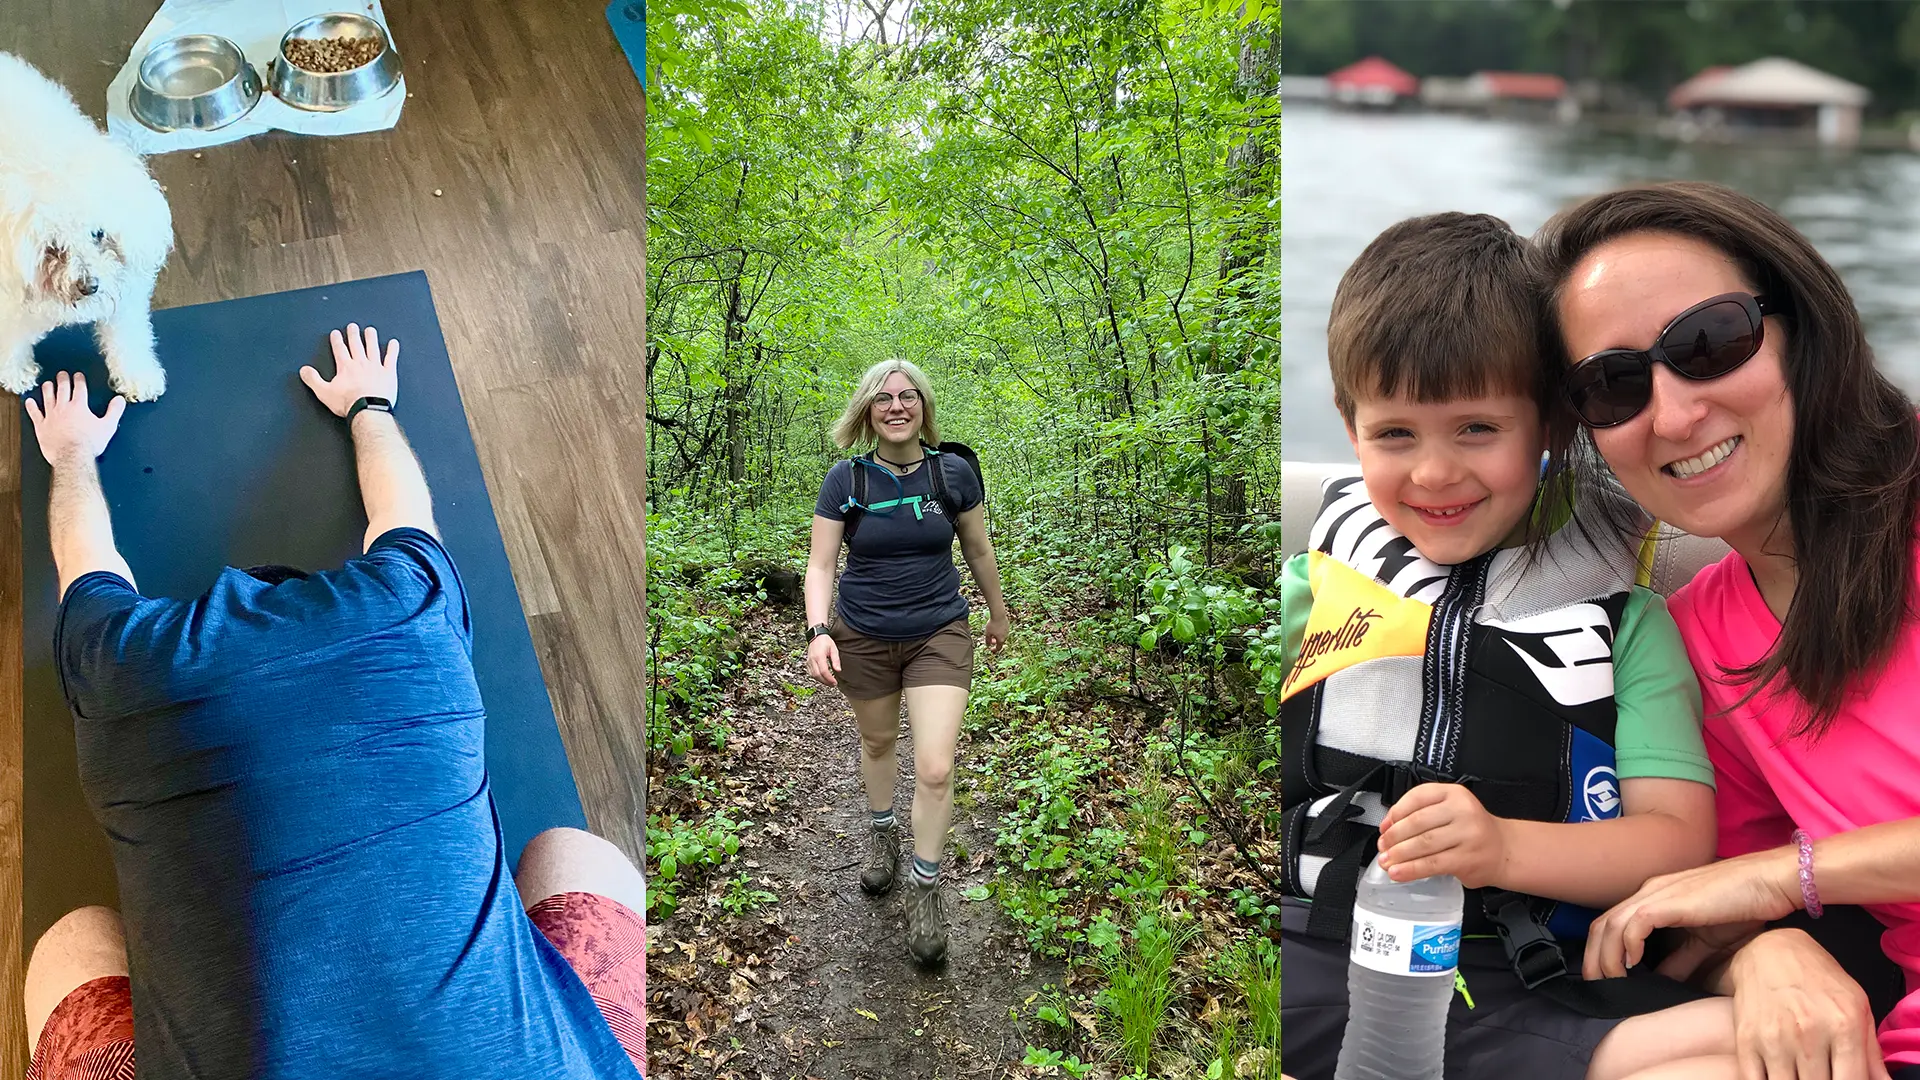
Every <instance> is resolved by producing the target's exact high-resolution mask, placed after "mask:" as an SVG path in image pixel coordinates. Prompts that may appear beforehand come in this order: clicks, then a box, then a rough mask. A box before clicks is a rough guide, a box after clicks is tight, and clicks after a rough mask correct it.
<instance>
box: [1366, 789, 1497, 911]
mask: <svg viewBox="0 0 1920 1080" xmlns="http://www.w3.org/2000/svg"><path fill="white" fill-rule="evenodd" d="M1380 851H1381V856H1380V865H1381V866H1382V867H1383V868H1384V869H1385V870H1386V871H1387V876H1388V877H1390V878H1392V879H1393V880H1395V881H1418V880H1420V879H1421V878H1427V877H1433V876H1435V875H1438V874H1450V875H1452V876H1454V877H1457V878H1459V879H1460V884H1462V885H1464V886H1466V887H1467V888H1469V889H1478V888H1483V887H1485V886H1488V885H1494V884H1497V883H1498V882H1499V881H1500V880H1501V879H1502V878H1504V877H1505V876H1506V869H1507V829H1506V822H1505V821H1504V820H1502V819H1500V818H1497V817H1494V816H1493V815H1492V814H1489V813H1487V808H1486V807H1484V806H1481V805H1480V800H1479V799H1476V798H1474V797H1473V793H1472V792H1470V791H1468V790H1467V789H1466V788H1464V787H1461V786H1460V785H1459V784H1421V785H1420V786H1419V787H1417V788H1414V789H1413V790H1412V791H1409V792H1407V793H1406V794H1405V795H1404V796H1402V797H1401V799H1400V801H1399V802H1397V803H1394V804H1393V806H1392V807H1391V808H1389V809H1388V810H1387V816H1386V818H1385V820H1383V821H1381V823H1380Z"/></svg>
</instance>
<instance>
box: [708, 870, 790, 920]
mask: <svg viewBox="0 0 1920 1080" xmlns="http://www.w3.org/2000/svg"><path fill="white" fill-rule="evenodd" d="M778 899H779V897H777V896H775V895H773V894H772V893H770V892H768V891H767V890H765V889H756V888H754V887H753V875H751V874H738V875H735V876H734V878H733V880H731V881H729V882H728V883H727V892H726V895H724V896H722V897H720V907H721V909H722V910H724V911H726V912H727V914H729V915H739V914H742V913H743V912H748V911H752V910H753V909H754V908H757V907H759V906H761V905H762V904H771V903H773V902H774V901H775V900H778Z"/></svg>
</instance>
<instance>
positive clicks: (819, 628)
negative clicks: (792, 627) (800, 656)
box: [807, 623, 833, 645]
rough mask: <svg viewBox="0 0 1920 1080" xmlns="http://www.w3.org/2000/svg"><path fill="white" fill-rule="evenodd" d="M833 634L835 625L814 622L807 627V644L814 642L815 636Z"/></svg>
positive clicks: (830, 635)
mask: <svg viewBox="0 0 1920 1080" xmlns="http://www.w3.org/2000/svg"><path fill="white" fill-rule="evenodd" d="M832 636H833V627H831V626H828V625H827V624H826V623H814V624H813V625H812V626H809V627H807V644H809V645H811V644H813V639H814V638H817V637H832Z"/></svg>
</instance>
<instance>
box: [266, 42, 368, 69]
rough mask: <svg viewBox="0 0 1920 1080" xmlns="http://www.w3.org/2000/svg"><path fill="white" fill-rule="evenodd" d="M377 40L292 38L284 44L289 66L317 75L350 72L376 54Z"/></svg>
mask: <svg viewBox="0 0 1920 1080" xmlns="http://www.w3.org/2000/svg"><path fill="white" fill-rule="evenodd" d="M381 48H382V46H381V44H380V40H379V39H378V38H294V39H293V40H292V41H289V42H287V59H288V60H290V61H292V62H293V66H295V67H297V68H302V69H305V70H307V71H317V72H320V73H321V74H332V73H334V72H340V71H352V70H353V69H354V68H357V67H360V66H361V65H363V64H367V63H371V62H372V60H373V58H374V57H376V56H379V55H380V51H381Z"/></svg>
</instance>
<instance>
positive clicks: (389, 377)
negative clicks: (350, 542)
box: [300, 323, 440, 548]
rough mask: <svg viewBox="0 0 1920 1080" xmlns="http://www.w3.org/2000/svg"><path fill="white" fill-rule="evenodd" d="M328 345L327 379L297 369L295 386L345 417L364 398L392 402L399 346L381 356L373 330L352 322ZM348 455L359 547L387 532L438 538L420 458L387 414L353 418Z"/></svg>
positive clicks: (394, 344) (370, 411)
mask: <svg viewBox="0 0 1920 1080" xmlns="http://www.w3.org/2000/svg"><path fill="white" fill-rule="evenodd" d="M330 340H331V341H332V343H333V365H334V373H333V378H332V379H331V380H328V379H323V378H321V377H320V372H319V371H318V370H316V369H314V368H313V367H311V366H309V367H303V368H301V369H300V381H301V382H304V383H306V384H307V388H308V389H309V390H312V391H313V396H314V397H316V398H319V399H320V403H321V404H322V405H325V406H326V407H327V408H328V409H331V410H332V411H333V414H334V415H335V416H342V417H344V416H346V415H347V412H348V410H350V409H351V408H352V407H353V403H354V402H356V401H358V400H360V399H361V398H363V397H381V398H386V399H387V400H388V401H396V400H398V397H399V392H400V372H399V368H398V366H397V365H398V362H399V359H400V342H399V341H397V340H396V341H389V342H387V352H386V355H385V356H384V357H383V356H381V354H380V337H379V334H378V332H376V331H375V330H374V328H373V327H371V326H369V327H367V328H366V330H364V331H362V330H361V329H360V327H359V325H358V324H357V323H348V324H347V332H346V334H345V335H344V336H342V334H341V333H340V331H338V330H335V331H334V332H333V333H332V335H331V337H330ZM352 424H353V428H352V431H353V451H354V458H355V460H356V461H357V462H358V465H359V471H360V498H361V499H362V500H363V501H364V502H365V503H366V506H367V535H366V540H365V542H364V545H363V546H364V547H368V548H370V547H372V546H373V542H374V541H375V540H377V539H379V538H380V536H381V534H383V533H385V532H388V531H389V530H392V529H401V528H408V527H412V528H416V529H422V530H425V531H426V532H429V533H432V534H433V535H434V536H435V537H438V536H439V535H440V530H439V528H438V526H436V525H435V524H434V520H433V496H432V493H430V492H429V491H428V490H427V477H426V474H425V473H423V472H421V471H420V459H419V458H417V457H415V456H414V453H413V447H412V446H410V445H408V444H407V437H406V435H405V434H404V433H402V432H401V430H400V422H399V421H397V420H395V419H394V418H393V415H392V414H391V413H384V412H379V411H377V410H374V409H362V410H361V411H360V412H358V413H355V414H354V417H353V421H352Z"/></svg>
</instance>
